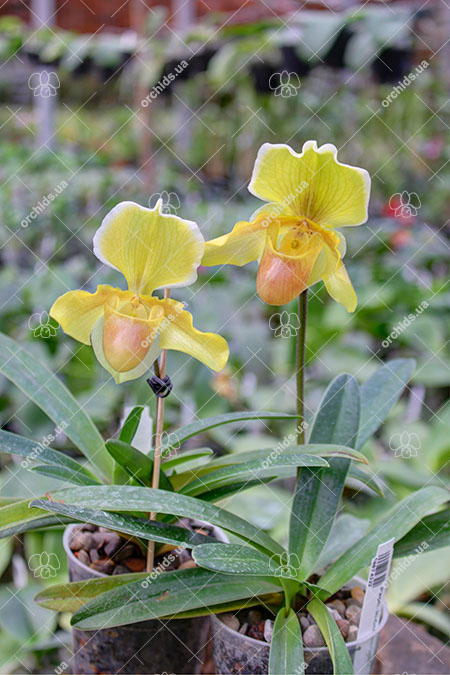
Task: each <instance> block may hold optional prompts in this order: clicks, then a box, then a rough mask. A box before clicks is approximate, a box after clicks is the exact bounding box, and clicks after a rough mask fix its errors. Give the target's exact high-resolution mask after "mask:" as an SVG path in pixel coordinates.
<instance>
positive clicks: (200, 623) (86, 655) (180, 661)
mask: <svg viewBox="0 0 450 675" xmlns="http://www.w3.org/2000/svg"><path fill="white" fill-rule="evenodd" d="M195 523H196V524H197V521H195ZM199 524H200V523H199ZM74 527H76V525H69V526H68V527H67V528H66V530H65V532H64V537H63V544H64V549H65V551H66V554H67V558H68V569H69V579H70V581H82V580H85V579H93V578H96V577H104V576H106V575H105V574H103V573H101V572H97V571H95V570H92V569H91V568H90V567H88V566H87V565H84V564H83V563H81V562H79V560H78V559H77V558H76V557H75V556H74V554H73V553H72V551H71V550H70V547H69V541H70V537H71V533H72V530H73V528H74ZM214 536H215V537H216V538H217V539H219V540H221V541H228V539H227V537H226V535H225V534H224V533H223V532H222V531H221V530H220V529H219V528H216V527H214ZM209 627H210V620H209V617H208V616H205V617H199V618H195V619H171V620H163V619H152V620H150V621H140V622H139V623H135V624H129V625H126V626H118V627H116V628H105V629H101V630H95V631H84V630H78V629H76V628H74V629H73V630H72V644H73V659H72V668H73V674H74V675H77V674H80V675H83V674H84V673H89V674H91V673H120V674H121V675H122V674H124V675H125V674H127V673H130V674H131V673H134V674H136V675H138V674H139V675H142V674H145V675H149V674H154V673H177V675H178V673H180V674H183V673H199V672H200V671H201V667H202V664H203V651H204V648H205V645H206V643H207V642H208V635H209Z"/></svg>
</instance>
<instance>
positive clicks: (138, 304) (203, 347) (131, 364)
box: [50, 200, 228, 383]
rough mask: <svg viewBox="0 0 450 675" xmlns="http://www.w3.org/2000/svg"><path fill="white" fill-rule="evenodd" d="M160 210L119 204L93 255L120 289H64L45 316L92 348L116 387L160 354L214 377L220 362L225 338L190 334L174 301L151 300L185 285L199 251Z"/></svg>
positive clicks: (195, 239) (186, 224) (180, 223)
mask: <svg viewBox="0 0 450 675" xmlns="http://www.w3.org/2000/svg"><path fill="white" fill-rule="evenodd" d="M162 206H163V205H162V202H161V200H159V201H158V202H157V204H156V206H155V207H154V208H153V209H148V208H144V207H142V206H140V205H139V204H135V203H134V202H122V203H121V204H118V205H117V206H115V207H114V208H113V209H112V211H110V213H109V214H108V215H107V216H106V217H105V219H104V220H103V223H102V225H101V226H100V228H99V230H98V231H97V233H96V235H95V236H94V252H95V254H96V255H97V257H98V258H99V259H100V260H101V261H102V262H104V263H105V264H107V265H109V266H110V267H113V268H114V269H117V270H118V271H120V272H121V273H122V274H123V275H124V277H125V279H126V281H127V285H128V288H127V289H126V290H123V289H121V288H113V287H112V286H108V285H100V286H98V288H97V290H96V292H95V293H88V292H87V291H84V290H80V291H70V292H69V293H66V294H64V295H62V296H61V297H59V298H58V299H57V300H56V301H55V303H54V304H53V307H52V309H51V311H50V315H51V316H52V317H53V318H54V319H56V321H58V322H59V323H60V325H61V327H62V328H63V330H64V331H65V332H66V333H67V334H69V335H71V336H72V337H74V338H75V339H76V340H79V341H80V342H82V343H84V344H88V345H89V344H92V346H93V348H94V352H95V354H96V357H97V359H98V360H99V362H100V363H101V365H102V366H103V367H104V368H105V369H106V370H107V371H108V372H109V373H110V374H111V375H112V376H113V377H114V379H115V381H116V382H118V383H119V382H120V383H121V382H126V381H127V380H132V379H135V378H137V377H140V376H142V375H144V374H145V373H146V372H147V370H148V369H149V368H150V366H151V365H152V363H153V362H154V361H155V360H156V359H157V358H158V356H159V354H160V352H161V350H162V349H175V350H178V351H182V352H185V353H187V354H189V355H191V356H193V357H194V358H197V359H198V360H200V361H202V362H203V363H205V364H206V365H207V366H208V367H209V368H211V369H213V370H217V371H218V370H222V368H223V367H224V366H225V364H226V362H227V359H228V346H227V344H226V342H225V340H224V339H223V338H222V337H220V336H219V335H216V334H214V333H201V332H200V331H198V330H197V329H195V328H194V326H193V320H192V315H191V314H190V313H189V312H188V311H187V310H186V309H185V307H184V305H183V303H182V302H179V301H177V300H173V299H169V298H159V297H157V296H155V295H152V293H153V292H154V291H155V290H157V289H158V288H163V287H164V288H176V287H181V286H186V285H188V284H191V283H193V281H195V280H196V278H197V268H198V266H199V264H200V261H201V258H202V255H203V252H204V239H203V236H202V234H201V232H200V230H199V228H198V226H197V225H196V223H194V222H193V221H190V220H184V219H182V218H180V217H178V216H174V215H171V214H167V213H163V212H162V210H161V209H162Z"/></svg>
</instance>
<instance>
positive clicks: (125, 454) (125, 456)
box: [106, 438, 173, 491]
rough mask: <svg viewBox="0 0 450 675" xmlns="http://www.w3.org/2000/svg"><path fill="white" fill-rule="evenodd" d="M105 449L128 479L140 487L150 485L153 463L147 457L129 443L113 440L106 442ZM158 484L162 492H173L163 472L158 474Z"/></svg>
mask: <svg viewBox="0 0 450 675" xmlns="http://www.w3.org/2000/svg"><path fill="white" fill-rule="evenodd" d="M106 449H107V450H108V452H109V454H110V455H111V457H113V458H114V460H115V461H116V462H117V464H119V465H120V466H121V467H122V468H123V469H124V470H125V471H126V472H127V474H128V475H129V476H130V478H133V480H135V481H137V482H139V483H140V484H141V485H144V486H146V485H151V483H152V476H153V461H152V460H151V459H150V457H148V455H144V453H143V452H141V451H140V450H136V448H133V446H132V445H130V444H129V443H124V442H123V441H116V440H114V439H113V438H110V439H109V440H108V441H106ZM159 483H160V486H161V488H162V489H163V490H169V491H172V490H173V488H172V484H171V482H170V481H169V479H168V478H167V476H166V475H165V473H164V471H161V472H160V475H159Z"/></svg>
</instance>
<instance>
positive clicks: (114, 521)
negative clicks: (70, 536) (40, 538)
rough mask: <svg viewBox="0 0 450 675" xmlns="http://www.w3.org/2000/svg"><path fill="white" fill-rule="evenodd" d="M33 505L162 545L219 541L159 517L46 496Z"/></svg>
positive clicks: (192, 544)
mask: <svg viewBox="0 0 450 675" xmlns="http://www.w3.org/2000/svg"><path fill="white" fill-rule="evenodd" d="M31 506H33V507H38V508H42V509H44V510H46V511H50V512H51V513H55V514H60V515H63V516H67V517H69V518H70V519H71V520H78V521H81V522H82V523H92V524H94V525H99V526H100V527H106V528H108V529H109V530H115V531H116V532H124V533H125V534H129V535H131V536H133V537H139V538H140V539H150V540H153V541H157V542H160V543H162V544H174V545H175V546H185V547H187V548H193V547H194V546H199V545H200V544H203V545H204V544H207V543H213V542H215V541H216V540H215V539H214V538H213V537H209V536H206V535H204V534H198V533H197V532H191V531H190V530H188V529H187V528H186V527H178V526H177V525H171V524H168V523H161V522H159V521H156V520H144V519H143V518H136V517H134V516H127V515H125V514H123V513H108V512H107V511H98V510H93V509H88V508H85V507H83V506H70V505H69V504H60V503H59V502H51V501H48V500H46V499H36V500H34V501H33V502H31Z"/></svg>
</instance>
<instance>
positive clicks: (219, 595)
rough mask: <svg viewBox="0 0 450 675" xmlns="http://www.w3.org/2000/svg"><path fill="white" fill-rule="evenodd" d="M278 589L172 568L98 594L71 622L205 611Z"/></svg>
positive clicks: (118, 622)
mask: <svg viewBox="0 0 450 675" xmlns="http://www.w3.org/2000/svg"><path fill="white" fill-rule="evenodd" d="M278 590H279V587H278V586H276V585H274V584H273V583H272V582H271V581H270V580H266V579H263V578H259V577H258V578H257V577H245V576H242V577H241V576H239V577H232V576H230V575H227V574H218V573H217V572H210V571H209V570H204V569H201V568H198V567H197V568H193V569H185V570H175V571H174V572H164V573H163V574H159V575H157V576H156V578H155V579H153V578H152V579H150V580H149V581H147V583H146V582H145V580H144V581H142V579H140V580H137V581H134V582H132V583H130V584H126V585H124V586H120V587H119V588H116V589H114V590H111V591H108V592H106V593H103V594H102V595H99V596H98V597H96V598H94V599H93V600H91V601H90V602H88V603H87V604H86V605H84V606H83V607H81V609H79V610H78V611H77V612H75V614H74V615H73V617H72V625H73V626H76V627H77V628H81V629H83V630H91V629H96V628H111V627H113V626H122V625H126V624H130V623H135V622H136V621H146V620H147V619H156V618H160V617H165V616H170V615H173V614H176V613H177V612H187V611H189V610H191V609H197V608H199V609H201V610H202V611H203V614H208V607H209V605H216V604H219V603H225V602H232V601H234V600H240V599H245V598H248V597H252V596H253V595H264V594H267V593H274V592H276V591H278Z"/></svg>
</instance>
